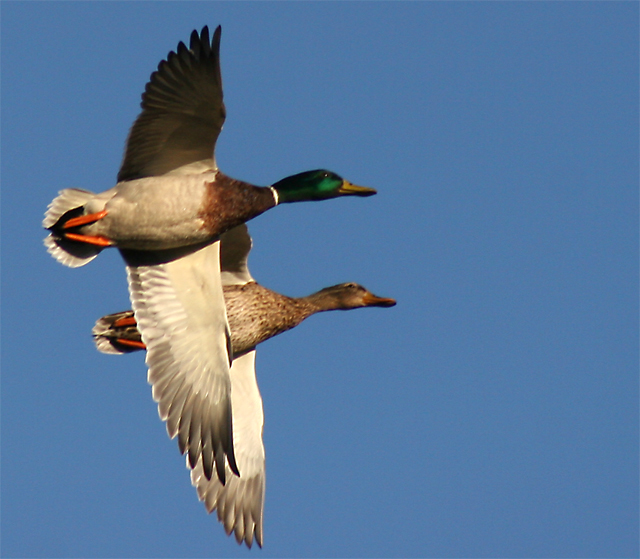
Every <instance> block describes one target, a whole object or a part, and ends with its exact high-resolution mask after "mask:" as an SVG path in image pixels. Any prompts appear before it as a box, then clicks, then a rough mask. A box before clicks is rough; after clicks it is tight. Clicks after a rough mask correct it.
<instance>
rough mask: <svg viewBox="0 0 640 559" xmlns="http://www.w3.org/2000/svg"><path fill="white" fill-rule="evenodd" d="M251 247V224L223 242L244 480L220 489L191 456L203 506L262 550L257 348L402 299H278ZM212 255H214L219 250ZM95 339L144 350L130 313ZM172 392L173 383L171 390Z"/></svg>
mask: <svg viewBox="0 0 640 559" xmlns="http://www.w3.org/2000/svg"><path fill="white" fill-rule="evenodd" d="M250 250H251V238H250V237H249V233H248V230H247V227H246V225H240V226H238V227H236V228H234V229H231V230H230V231H227V232H226V233H224V234H223V235H222V236H221V237H220V265H221V270H222V285H223V290H224V297H225V302H226V307H227V316H228V319H229V325H230V327H231V342H232V345H233V355H234V360H233V364H232V366H231V371H230V377H231V407H232V410H233V415H232V417H233V447H234V449H235V458H236V462H237V465H238V468H239V470H240V472H241V476H240V477H237V476H234V475H231V472H230V471H227V472H226V473H227V476H226V477H227V480H226V485H222V484H221V483H220V480H219V479H218V478H216V477H211V479H208V478H207V476H206V475H205V472H204V467H203V463H202V460H201V459H200V458H197V459H196V461H195V462H192V461H190V459H189V457H187V466H188V467H189V468H191V469H192V471H191V482H192V483H193V485H194V486H195V487H196V489H197V490H198V496H199V498H200V500H201V501H204V504H205V506H206V508H207V511H208V512H212V511H213V510H214V509H217V512H218V519H219V520H220V522H222V523H223V524H224V527H225V530H226V532H227V534H230V533H231V531H234V532H235V537H236V540H237V541H238V543H242V541H244V542H245V543H246V544H247V546H249V547H251V544H252V542H253V537H254V533H255V538H256V541H257V542H258V545H259V546H261V547H262V511H263V503H264V487H265V463H264V446H263V442H262V424H263V413H262V400H261V398H260V392H259V391H258V385H257V382H256V374H255V347H256V345H257V344H259V343H262V342H264V341H265V340H267V339H269V338H271V337H273V336H276V335H277V334H280V333H282V332H284V331H286V330H289V329H290V328H293V327H295V326H297V325H298V324H300V322H302V321H303V320H304V319H305V318H307V317H309V316H311V315H312V314H315V313H317V312H322V311H328V310H337V309H339V310H348V309H355V308H360V307H374V306H375V307H391V306H393V305H395V304H396V302H395V301H394V300H393V299H387V298H382V297H377V296H375V295H373V294H372V293H370V292H369V291H367V290H366V289H365V288H364V287H362V286H360V285H358V284H355V283H343V284H340V285H334V286H333V287H328V288H326V289H322V290H321V291H318V292H317V293H314V294H313V295H309V296H308V297H301V298H291V297H286V296H284V295H280V294H279V293H276V292H274V291H271V290H269V289H267V288H265V287H262V286H261V285H260V284H258V283H256V282H255V280H254V279H253V278H252V277H251V274H250V273H249V269H248V267H247V257H248V255H249V251H250ZM209 257H213V253H210V254H209ZM93 334H94V339H95V341H96V345H97V347H98V349H99V350H100V351H102V352H105V353H126V352H130V351H136V350H141V349H144V348H145V345H144V343H143V342H142V339H141V337H140V333H139V331H138V330H137V328H136V322H135V318H134V316H133V312H132V311H125V312H122V313H116V314H112V315H109V316H105V317H103V318H101V319H100V320H98V321H97V322H96V325H95V327H94V329H93ZM150 381H151V382H152V383H153V384H154V386H153V390H154V397H155V398H156V400H159V401H160V405H162V399H161V398H162V395H161V394H159V392H160V391H157V383H158V380H157V379H155V378H154V379H151V377H150ZM171 382H172V383H182V382H183V379H181V378H179V377H173V378H172V380H171ZM168 389H169V385H167V388H165V390H168ZM183 409H184V408H183ZM165 419H167V418H166V417H165ZM167 428H168V429H169V422H168V421H167ZM175 434H176V433H175V431H172V430H170V431H169V435H171V436H175ZM227 470H228V467H227Z"/></svg>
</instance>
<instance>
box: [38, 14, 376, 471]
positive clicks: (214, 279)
mask: <svg viewBox="0 0 640 559" xmlns="http://www.w3.org/2000/svg"><path fill="white" fill-rule="evenodd" d="M220 33H221V29H220V27H218V28H217V29H216V31H215V33H214V36H213V39H212V41H209V31H208V28H207V27H204V28H203V29H202V32H201V33H200V34H199V35H198V33H197V32H196V31H194V32H193V33H192V34H191V42H190V48H187V47H186V46H185V45H184V44H183V43H180V44H179V45H178V48H177V49H176V52H170V53H169V55H168V57H167V59H166V60H163V61H162V62H160V64H159V66H158V70H157V71H156V72H154V73H153V74H152V75H151V78H150V81H149V83H148V84H147V86H146V89H145V92H144V94H143V95H142V112H141V113H140V115H139V116H138V118H137V119H136V121H135V122H134V124H133V127H132V129H131V131H130V133H129V137H128V139H127V143H126V149H125V155H124V160H123V162H122V166H121V167H120V171H119V173H118V183H117V184H116V186H115V187H113V188H112V189H110V190H107V191H105V192H102V193H100V194H93V193H91V192H87V191H84V190H78V189H67V190H63V191H62V192H61V193H60V195H59V196H58V197H57V198H56V199H55V200H54V201H53V202H52V203H51V205H50V206H49V209H48V211H47V213H46V216H45V219H44V226H45V228H47V229H48V230H49V232H50V235H49V236H48V237H47V239H46V240H45V244H46V246H47V247H48V251H49V252H50V253H51V254H52V255H53V256H54V257H55V258H56V259H57V260H59V261H60V262H62V263H63V264H66V265H67V266H71V267H77V266H82V265H83V264H86V263H87V262H89V261H90V260H92V259H93V258H95V256H96V255H97V254H98V253H99V252H100V251H101V250H102V249H103V248H105V247H107V246H115V247H117V248H119V249H120V250H121V252H122V255H123V257H124V259H125V261H126V263H127V278H128V282H129V291H130V296H131V301H132V305H133V309H134V311H135V313H136V319H137V323H138V327H139V328H140V331H141V333H142V339H143V340H144V343H145V344H146V346H147V358H146V360H147V364H148V366H149V379H150V380H151V381H152V382H153V383H154V391H155V394H156V395H158V398H159V399H160V406H159V407H160V413H161V415H163V417H164V418H166V419H167V426H168V428H169V430H170V432H172V433H173V434H175V433H176V432H179V435H180V436H179V440H180V446H181V448H182V449H183V450H188V451H189V455H190V458H191V460H192V461H193V462H194V463H195V460H196V459H197V457H198V456H200V455H202V462H203V468H204V472H205V475H206V477H207V478H209V477H211V474H212V469H213V466H214V465H215V467H216V471H217V474H218V477H219V479H220V481H221V482H222V483H223V484H224V483H225V477H226V475H225V472H226V468H225V457H226V462H227V463H228V466H229V468H230V469H231V471H233V472H234V473H235V474H236V475H239V470H238V467H237V465H236V462H235V457H234V452H233V436H232V420H231V400H230V395H229V393H230V390H231V385H230V380H229V368H230V362H231V352H230V349H229V335H228V324H227V320H226V312H225V306H224V298H223V294H222V285H221V281H220V265H219V247H218V244H217V243H215V242H213V241H215V239H216V238H217V237H218V236H219V235H220V234H221V233H223V232H224V231H226V230H228V229H230V228H232V227H234V226H236V225H238V224H240V223H243V222H245V221H247V220H249V219H251V218H253V217H255V216H257V215H259V214H260V213H262V212H264V211H265V210H267V209H269V208H272V207H274V206H275V205H277V204H278V203H283V202H297V201H304V200H323V199H327V198H334V197H337V196H345V195H357V196H369V195H372V194H375V190H373V189H370V188H365V187H359V186H355V185H352V184H350V183H348V182H347V181H345V180H343V179H342V178H341V177H339V176H338V175H336V174H335V173H332V172H330V171H325V170H316V171H308V172H305V173H300V174H297V175H293V176H290V177H287V178H285V179H283V180H281V181H278V182H277V183H275V184H273V185H272V186H270V187H258V186H253V185H251V184H248V183H245V182H242V181H239V180H236V179H232V178H230V177H228V176H226V175H224V174H223V173H221V172H220V171H219V170H218V167H217V164H216V161H215V155H214V148H215V143H216V140H217V138H218V135H219V133H220V130H221V128H222V125H223V123H224V119H225V107H224V103H223V101H222V79H221V74H220V56H219V51H220ZM212 242H213V244H211V243H212ZM183 257H184V262H183ZM201 348H206V349H204V350H202V349H201ZM172 378H180V379H183V380H185V379H186V380H185V382H184V385H182V384H180V385H178V384H176V383H172V382H171V379H172ZM161 380H162V382H164V381H165V380H166V381H167V383H168V386H165V385H164V384H162V382H161ZM183 408H184V410H188V412H189V413H186V412H184V413H183V411H182V410H183Z"/></svg>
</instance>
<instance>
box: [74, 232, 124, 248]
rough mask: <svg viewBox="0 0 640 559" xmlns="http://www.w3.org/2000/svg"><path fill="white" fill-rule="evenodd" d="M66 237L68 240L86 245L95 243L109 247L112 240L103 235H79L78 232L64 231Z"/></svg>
mask: <svg viewBox="0 0 640 559" xmlns="http://www.w3.org/2000/svg"><path fill="white" fill-rule="evenodd" d="M64 236H65V238H66V239H69V240H70V241H77V242H79V243H87V244H88V245H95V246H99V247H110V246H112V245H113V241H111V240H109V239H107V238H106V237H103V236H102V235H93V236H92V235H80V234H78V233H64Z"/></svg>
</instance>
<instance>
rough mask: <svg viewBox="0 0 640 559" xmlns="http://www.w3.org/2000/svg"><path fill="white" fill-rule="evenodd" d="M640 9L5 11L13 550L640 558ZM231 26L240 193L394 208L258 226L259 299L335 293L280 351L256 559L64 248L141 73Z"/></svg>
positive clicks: (110, 169)
mask: <svg viewBox="0 0 640 559" xmlns="http://www.w3.org/2000/svg"><path fill="white" fill-rule="evenodd" d="M638 10H639V8H638V3H636V2H553V3H548V2H528V3H520V2H518V3H515V2H513V3H500V2H483V3H454V2H449V3H427V2H424V3H417V2H412V3H360V2H357V3H336V2H331V3H268V2H267V3H211V2H198V3H170V2H163V3H155V2H140V3H125V2H109V3H99V2H84V3H82V2H69V3H55V2H47V3H37V2H22V3H16V2H2V550H1V551H2V555H3V556H4V557H236V556H239V557H248V556H253V557H419V556H420V557H422V556H424V557H550V558H552V557H607V558H612V557H637V555H638V552H639V550H638V149H639V146H638V67H639V64H638V15H639V14H638ZM204 24H208V25H209V26H210V27H212V28H213V27H215V26H216V25H217V24H222V28H223V33H222V72H223V81H224V86H225V102H226V105H227V111H228V117H227V123H226V125H225V128H224V131H223V133H222V135H221V137H220V140H219V142H218V152H217V157H218V162H219V164H220V167H221V169H222V170H223V171H224V172H226V173H227V174H229V175H231V176H233V177H237V178H241V179H244V180H248V181H251V182H253V183H255V184H262V185H265V184H269V183H272V182H274V181H276V180H278V179H280V178H282V177H284V176H287V175H289V174H293V173H297V172H300V171H303V170H307V169H315V168H318V167H324V168H328V169H331V170H334V171H336V172H338V173H340V174H341V175H343V176H344V177H346V178H348V179H349V180H351V181H353V182H355V183H357V184H363V185H367V186H371V187H375V188H377V189H378V190H379V194H378V195H377V196H375V197H372V198H367V199H342V200H332V201H329V202H323V203H315V204H298V205H288V206H285V207H280V208H277V209H275V210H273V211H271V212H268V213H267V214H265V215H264V216H261V217H259V218H257V219H256V220H255V221H254V222H251V224H250V228H251V232H252V235H253V237H254V251H253V254H252V255H251V259H250V266H251V271H252V272H253V275H254V277H255V278H256V279H258V281H260V282H261V283H263V284H264V285H265V286H268V287H270V288H272V289H275V290H278V291H280V292H282V293H285V294H289V295H304V294H308V293H310V292H312V291H315V290H317V289H319V288H321V287H324V286H327V285H331V284H334V283H339V282H343V281H357V282H360V283H362V284H363V285H365V286H367V287H368V288H369V289H370V290H371V291H373V292H374V293H376V294H378V295H381V296H387V297H395V298H397V300H398V305H397V306H396V307H395V308H393V309H364V310H358V311H352V312H349V313H326V314H324V315H321V316H316V317H313V318H311V319H309V320H308V322H306V323H304V324H303V325H302V326H300V327H299V328H298V329H297V330H294V331H292V332H289V333H287V334H284V335H283V336H280V337H278V338H276V339H273V340H271V341H269V342H267V343H266V344H264V345H263V346H262V347H260V350H259V352H258V363H257V366H258V377H259V383H260V388H261V391H262V395H263V398H264V406H265V414H266V425H265V433H264V439H265V443H266V448H267V496H266V506H265V521H264V522H265V523H264V529H265V547H264V549H263V550H262V551H261V550H259V549H257V548H254V549H253V550H251V551H247V550H246V549H245V548H241V547H239V546H237V545H236V543H235V541H234V540H233V539H232V538H227V537H226V535H225V534H224V532H223V529H222V527H221V525H220V524H219V523H218V522H217V519H216V518H215V517H214V516H209V515H207V514H206V513H205V509H204V507H203V505H202V504H201V503H200V502H199V501H198V500H197V498H196V494H195V491H194V489H193V488H192V487H191V485H190V482H189V476H188V472H187V470H186V468H185V466H184V460H183V458H182V457H181V456H180V455H179V452H178V449H177V444H176V442H175V441H170V440H169V439H168V438H167V435H166V432H165V428H164V425H163V424H162V423H161V421H160V420H159V419H158V415H157V411H156V405H155V403H154V402H153V401H152V399H151V390H150V388H149V386H148V385H147V383H146V369H145V366H144V359H143V355H141V354H138V355H133V356H128V357H119V358H118V357H113V356H105V355H101V354H98V353H97V352H96V351H95V349H94V346H93V343H92V340H91V336H90V333H91V328H92V326H93V324H94V321H95V319H97V318H98V317H100V316H101V315H103V314H106V313H110V312H114V311H118V310H123V309H125V308H128V306H129V302H128V296H127V290H126V282H125V273H124V266H123V264H122V261H121V259H120V257H119V255H118V253H117V252H116V251H105V252H104V253H103V254H102V255H101V256H100V257H99V258H98V259H97V260H96V261H94V262H92V263H91V264H89V265H88V266H86V267H84V268H82V269H76V270H72V269H68V268H65V267H63V266H61V265H60V264H58V263H56V262H55V261H54V260H53V259H52V258H51V257H50V256H48V255H47V254H46V252H45V249H44V247H43V246H42V239H43V238H44V236H45V232H44V231H43V230H42V228H41V221H42V217H43V214H44V211H45V209H46V206H47V204H48V203H49V202H50V200H51V199H52V198H53V197H54V196H55V194H56V193H57V191H58V190H60V189H62V188H65V187H72V186H74V187H81V188H88V189H91V190H95V191H102V190H105V189H107V188H110V187H111V186H113V184H114V181H115V176H116V173H117V171H118V167H119V164H120V160H121V156H122V150H123V145H124V140H125V138H126V135H127V132H128V129H129V127H130V125H131V124H132V122H133V120H134V118H135V117H136V115H137V114H138V111H139V102H140V95H141V93H142V91H143V88H144V84H145V83H146V81H147V79H148V77H149V75H150V73H151V72H152V71H153V70H154V69H155V68H156V66H157V64H158V62H159V61H160V60H161V59H162V58H164V57H165V56H166V55H167V53H168V51H169V50H172V49H175V48H176V46H177V43H178V41H180V40H183V41H186V40H187V39H188V37H189V35H190V33H191V31H192V29H194V28H197V29H200V28H201V27H202V26H203V25H204Z"/></svg>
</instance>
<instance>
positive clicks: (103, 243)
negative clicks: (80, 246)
mask: <svg viewBox="0 0 640 559" xmlns="http://www.w3.org/2000/svg"><path fill="white" fill-rule="evenodd" d="M77 210H82V208H75V209H74V210H71V211H72V212H74V213H75V212H77ZM68 213H70V212H67V214H68ZM107 213H108V212H107V210H102V211H99V212H96V213H92V214H86V215H85V214H83V215H79V216H77V217H70V218H69V219H67V220H66V221H64V217H65V216H62V217H61V218H60V220H59V221H58V223H56V224H55V225H54V226H53V227H51V228H50V230H51V231H55V230H56V229H57V230H58V234H59V235H60V236H62V237H64V238H65V239H69V240H70V241H76V242H79V243H86V244H89V245H94V246H98V247H103V248H104V247H109V246H112V245H113V242H112V241H111V240H110V239H108V238H107V237H104V236H102V235H82V234H81V233H72V232H70V231H69V229H77V228H78V227H82V226H84V225H90V224H92V223H95V222H96V221H98V220H100V219H102V218H103V217H105V216H106V215H107ZM67 214H65V215H67Z"/></svg>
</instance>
